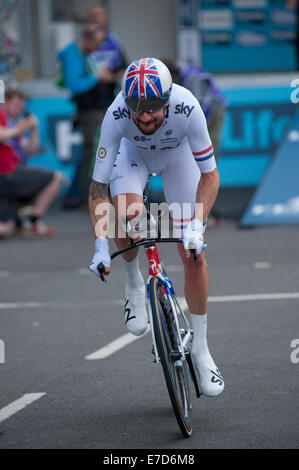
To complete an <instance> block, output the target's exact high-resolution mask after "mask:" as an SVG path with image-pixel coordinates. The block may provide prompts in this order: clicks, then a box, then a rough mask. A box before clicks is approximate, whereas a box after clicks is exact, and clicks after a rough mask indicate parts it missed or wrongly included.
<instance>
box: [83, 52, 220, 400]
mask: <svg viewBox="0 0 299 470" xmlns="http://www.w3.org/2000/svg"><path fill="white" fill-rule="evenodd" d="M150 173H161V175H162V179H163V187H164V194H165V198H166V202H167V204H168V205H169V206H170V207H174V209H173V211H172V218H173V226H174V230H175V231H176V235H177V234H178V233H179V234H180V236H181V237H182V240H183V244H181V243H178V252H179V255H180V258H181V260H182V262H183V265H184V275H185V297H186V301H187V304H188V307H189V310H190V313H191V319H192V325H193V330H194V337H193V346H192V353H193V358H194V362H195V366H196V368H197V371H198V373H199V381H200V387H201V391H202V393H204V394H206V395H208V396H216V395H219V394H220V393H221V392H222V390H223V388H224V382H223V379H222V377H221V374H220V372H219V370H218V369H217V367H216V365H215V363H214V361H213V359H212V357H211V354H210V352H209V348H208V344H207V297H208V286H209V276H208V266H207V262H206V260H205V256H204V249H205V247H206V245H205V243H204V239H203V233H204V230H205V220H206V218H207V216H208V214H209V212H210V210H211V208H212V206H213V204H214V202H215V199H216V196H217V192H218V188H219V174H218V170H217V166H216V162H215V158H214V154H213V147H212V144H211V140H210V137H209V134H208V130H207V124H206V120H205V117H204V114H203V111H202V109H201V107H200V105H199V102H198V101H197V99H196V98H195V97H194V96H193V95H192V93H191V92H190V91H188V90H187V89H186V88H184V87H182V86H179V85H176V84H173V83H172V78H171V74H170V72H169V70H168V68H167V67H166V65H165V64H163V62H161V61H160V60H158V59H155V58H148V57H147V58H141V59H139V60H136V61H134V62H132V63H131V64H130V65H129V66H128V67H127V69H126V71H125V74H124V76H123V80H122V91H121V92H120V93H119V94H118V95H117V97H116V98H115V100H114V102H113V103H112V105H111V106H110V107H109V108H108V110H107V112H106V115H105V118H104V120H103V123H102V127H101V136H100V141H99V145H98V150H97V155H96V162H95V167H94V173H93V181H92V183H91V187H90V195H89V210H90V216H91V221H92V225H93V230H94V235H95V238H96V240H95V254H94V257H93V259H92V262H91V264H90V266H89V269H90V271H92V272H93V273H94V274H96V275H97V276H99V271H98V269H97V266H98V265H99V263H103V265H104V266H105V273H104V274H105V275H108V274H109V273H110V261H111V259H110V255H109V245H108V238H107V233H108V227H107V226H108V223H107V224H104V223H103V221H104V220H107V212H106V211H103V210H101V209H100V208H101V207H103V206H101V204H103V203H107V202H108V188H109V190H110V194H111V197H112V200H113V204H114V208H115V214H116V220H120V219H121V218H123V216H126V215H127V216H128V219H132V218H134V217H136V215H137V216H138V215H140V214H141V213H142V209H143V190H144V187H145V185H146V181H147V178H148V175H149V174H150ZM124 195H125V204H123V200H124ZM186 203H189V207H190V213H189V214H188V217H186V214H185V212H184V211H182V209H183V208H184V207H183V204H184V206H186ZM196 203H198V204H196ZM99 204H100V205H99ZM131 204H134V206H133V207H134V211H133V213H132V212H131V213H130V214H128V213H127V212H128V211H129V210H130V207H132V206H131ZM123 206H124V207H123ZM104 207H105V208H106V207H108V204H105V206H104ZM199 208H201V209H202V210H199ZM182 213H183V215H184V217H183V218H182ZM105 217H106V219H105ZM115 242H116V244H117V246H118V248H123V247H125V246H127V245H128V244H129V243H130V240H129V238H128V236H123V235H122V234H121V233H120V230H119V231H118V232H117V233H116V236H115ZM193 247H195V249H196V254H197V263H196V262H195V261H194V259H193V257H192V256H190V251H189V249H188V248H193ZM137 250H138V249H137V248H136V249H134V250H131V251H130V252H128V253H125V254H123V259H124V265H125V270H126V288H125V289H126V303H125V322H126V326H127V328H128V330H129V331H130V332H131V333H133V334H135V335H141V334H143V333H144V332H145V330H146V328H147V324H148V317H147V312H146V306H145V285H144V280H143V277H142V275H141V272H140V270H139V263H138V257H137Z"/></svg>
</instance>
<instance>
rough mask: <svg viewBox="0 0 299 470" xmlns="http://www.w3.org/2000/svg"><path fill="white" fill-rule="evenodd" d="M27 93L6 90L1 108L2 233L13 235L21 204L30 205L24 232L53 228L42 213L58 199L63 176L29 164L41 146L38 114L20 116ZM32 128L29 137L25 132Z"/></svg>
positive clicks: (33, 233)
mask: <svg viewBox="0 0 299 470" xmlns="http://www.w3.org/2000/svg"><path fill="white" fill-rule="evenodd" d="M25 102H26V100H25V96H24V95H23V93H21V92H20V91H18V90H7V91H6V93H5V102H4V104H3V105H2V108H0V237H9V236H11V235H12V234H13V233H14V231H15V229H16V223H17V220H18V208H19V206H20V205H21V204H22V205H24V204H27V205H28V204H30V208H27V215H26V221H25V222H26V223H25V224H24V226H22V227H21V230H22V232H23V233H24V234H25V235H29V236H48V235H53V234H54V233H55V231H54V229H53V228H51V227H47V226H46V225H45V224H44V223H43V222H42V220H41V219H42V217H43V216H44V215H45V214H46V212H47V209H48V208H49V207H50V206H51V204H52V203H53V201H54V200H55V198H56V196H57V194H58V192H59V189H60V187H61V184H62V181H63V177H62V175H61V174H60V173H56V172H53V171H50V170H47V169H43V168H37V167H30V166H27V165H26V159H27V157H29V156H32V155H34V154H35V153H36V152H37V151H38V148H39V126H38V120H37V118H36V117H35V116H33V115H29V116H27V117H21V118H20V116H21V115H22V113H23V111H24V106H25ZM26 131H27V132H29V137H25V136H24V132H26Z"/></svg>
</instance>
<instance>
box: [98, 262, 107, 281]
mask: <svg viewBox="0 0 299 470" xmlns="http://www.w3.org/2000/svg"><path fill="white" fill-rule="evenodd" d="M98 271H99V273H100V278H101V280H102V281H103V282H107V280H106V279H105V276H104V271H105V266H104V265H103V263H100V264H99V265H98Z"/></svg>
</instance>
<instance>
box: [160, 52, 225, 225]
mask: <svg viewBox="0 0 299 470" xmlns="http://www.w3.org/2000/svg"><path fill="white" fill-rule="evenodd" d="M162 61H163V62H164V63H165V64H166V65H167V67H168V68H169V70H170V72H171V74H172V77H173V80H174V81H175V82H177V83H178V84H179V85H182V86H184V87H185V88H187V89H188V90H190V91H191V93H193V95H194V96H195V97H196V98H197V99H198V101H199V103H200V105H201V108H202V110H203V112H204V114H205V117H206V120H207V125H208V131H209V135H210V138H211V141H212V144H213V149H214V155H215V159H216V161H218V160H219V140H220V135H221V129H222V124H223V120H224V116H225V109H226V106H227V104H226V100H225V98H224V96H223V95H222V93H221V92H220V90H219V89H218V88H217V87H216V85H215V83H214V80H213V78H212V76H211V75H210V74H209V73H208V72H207V71H205V70H203V69H200V68H199V67H197V66H196V65H193V64H188V63H184V62H177V63H176V62H174V61H173V60H171V59H162ZM219 223H220V214H219V213H218V211H217V206H216V207H214V208H213V209H212V210H211V213H210V216H209V219H208V226H209V227H217V226H218V225H219Z"/></svg>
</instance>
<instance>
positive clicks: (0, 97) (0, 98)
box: [0, 80, 5, 104]
mask: <svg viewBox="0 0 299 470" xmlns="http://www.w3.org/2000/svg"><path fill="white" fill-rule="evenodd" d="M4 91H5V87H4V81H3V80H0V104H1V103H4Z"/></svg>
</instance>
